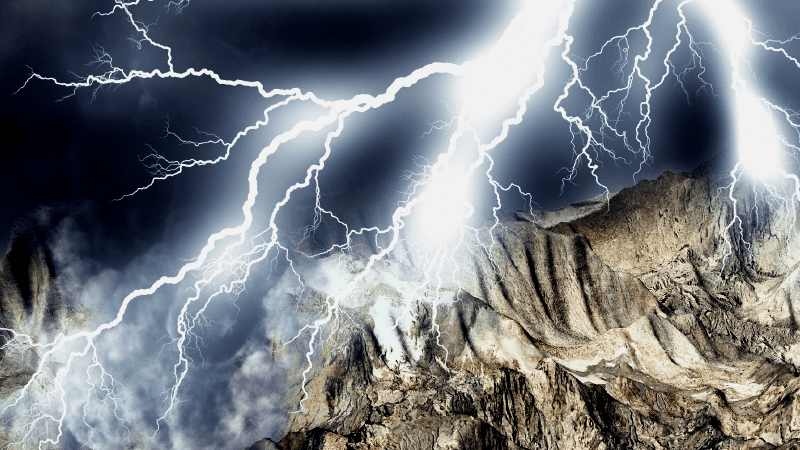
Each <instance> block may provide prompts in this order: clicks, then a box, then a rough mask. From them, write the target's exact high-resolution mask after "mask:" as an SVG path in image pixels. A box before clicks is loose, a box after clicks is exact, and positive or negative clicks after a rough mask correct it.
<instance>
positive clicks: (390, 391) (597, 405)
mask: <svg viewBox="0 0 800 450" xmlns="http://www.w3.org/2000/svg"><path fill="white" fill-rule="evenodd" d="M714 167H715V166H714V165H713V164H708V165H705V166H703V167H700V168H699V169H697V170H695V171H694V172H692V173H690V174H672V173H665V174H664V175H662V176H661V177H659V178H658V179H657V180H653V181H643V182H641V183H639V184H637V185H636V186H635V187H632V188H629V189H625V190H623V191H620V192H619V193H617V194H615V195H614V196H613V197H611V198H610V200H608V201H606V198H605V197H603V198H598V199H592V200H590V201H587V202H585V203H583V204H580V205H573V206H572V207H570V208H567V209H565V210H562V211H551V212H547V213H546V214H533V215H532V214H530V213H522V212H519V213H516V214H509V215H508V216H507V217H506V218H505V219H504V220H503V222H502V224H501V225H502V226H500V227H496V228H495V229H494V235H493V239H492V240H488V239H482V240H481V242H482V243H483V244H475V243H474V242H473V245H466V246H462V249H461V250H459V252H457V253H456V254H454V255H452V257H451V258H449V259H448V260H447V261H448V262H447V270H446V272H448V271H449V272H448V274H449V275H447V276H442V277H441V278H440V279H439V280H438V282H437V283H434V284H435V285H437V286H438V289H433V288H427V289H424V290H418V289H417V290H415V286H419V282H420V268H419V263H420V260H421V259H420V257H419V255H414V254H413V252H412V251H411V250H409V248H410V247H404V248H403V250H402V251H398V252H396V253H395V254H393V256H392V258H390V259H388V260H385V261H381V262H379V263H377V264H376V265H375V267H374V269H373V271H372V272H371V274H370V275H369V276H368V277H367V279H365V280H364V281H363V282H362V283H361V284H359V286H358V287H357V289H356V291H355V292H353V294H352V295H350V296H349V297H348V299H347V300H346V301H345V302H343V303H342V305H341V307H340V315H338V316H337V320H336V321H335V326H329V327H327V328H326V329H325V330H324V331H323V333H322V335H321V336H320V339H319V340H318V344H317V345H316V347H315V356H314V357H313V362H314V364H313V367H312V368H311V369H310V370H309V371H308V372H307V373H306V378H307V382H306V383H303V382H302V376H303V371H304V370H305V369H306V366H304V365H298V367H297V369H296V372H295V373H294V374H292V383H293V384H292V388H291V389H290V391H289V392H288V393H287V394H286V399H285V410H286V411H293V412H291V413H289V414H288V421H287V424H286V429H285V435H284V437H283V438H282V439H280V440H279V441H278V442H273V441H272V440H270V439H266V438H265V439H263V440H261V441H259V442H257V443H255V444H254V445H253V446H252V447H251V448H252V449H262V450H263V449H276V448H277V449H282V450H300V449H303V450H312V449H315V450H316V449H326V450H334V449H336V450H339V449H342V450H343V449H774V448H780V449H789V448H800V377H799V376H798V369H797V368H798V365H800V334H798V330H797V315H798V314H799V313H800V311H799V310H798V305H797V302H798V299H799V298H798V295H797V294H796V292H797V290H796V288H797V285H798V277H800V275H798V273H799V272H798V267H800V265H799V264H800V237H799V236H800V235H798V232H797V227H796V226H795V213H796V208H797V207H796V206H795V205H794V204H793V203H792V202H791V201H788V202H787V201H783V200H780V199H778V198H776V197H774V196H771V195H770V192H767V191H765V190H763V189H761V188H759V186H758V185H754V184H752V182H749V181H747V180H744V179H742V180H741V181H740V183H739V184H738V185H737V186H736V187H735V188H734V189H733V190H731V188H730V178H729V176H728V173H727V172H726V171H724V170H719V169H715V168H714ZM789 187H790V186H789ZM732 198H733V199H735V201H734V200H732ZM734 212H735V214H734ZM370 245H373V244H370ZM364 246H365V247H366V249H365V250H364V252H363V253H359V252H351V253H350V254H348V255H345V256H342V255H334V256H330V257H327V258H323V259H322V260H316V261H312V262H308V264H315V266H314V267H317V268H319V267H323V266H330V267H335V268H336V270H338V271H339V273H344V274H345V277H347V276H350V277H353V276H355V274H357V273H358V272H359V271H361V270H362V269H363V268H364V265H365V262H366V255H367V254H368V253H369V252H370V248H368V247H369V245H367V244H366V243H365V244H364ZM54 270H55V269H54V268H53V264H52V261H51V257H50V256H49V255H48V253H47V250H46V246H45V245H44V244H43V238H42V237H41V236H39V235H37V234H36V233H35V232H25V233H18V234H16V235H15V238H14V240H13V241H12V243H11V244H10V245H9V248H8V251H7V253H6V255H5V257H4V259H3V260H2V262H0V280H2V287H3V289H2V297H1V298H0V313H2V315H0V321H2V322H0V326H1V327H2V328H3V331H2V332H3V335H2V336H3V339H4V342H5V343H8V342H11V341H12V339H13V338H14V335H15V333H25V334H29V335H32V336H43V335H45V336H46V335H54V334H55V333H57V332H59V331H61V330H64V329H67V328H69V326H73V327H74V326H75V323H76V318H79V317H81V313H80V312H79V311H77V310H76V309H75V308H74V307H72V306H70V304H69V302H67V301H65V299H64V298H63V297H62V296H60V294H59V291H58V288H57V286H56V285H55V284H54V282H53V279H54V278H53V276H54V275H53V272H54ZM326 289H328V288H326V286H325V285H324V284H318V285H315V284H314V282H313V281H311V280H309V282H308V283H307V289H306V291H305V292H304V293H303V294H302V295H305V296H308V297H315V298H324V297H325V296H326V295H329V294H331V292H327V291H326ZM320 311H322V309H320ZM67 322H69V323H67ZM68 325H69V326H68ZM12 330H13V331H12ZM273 344H274V345H273V346H274V347H275V349H276V352H280V351H281V350H280V348H281V347H280V345H277V344H275V343H273ZM15 348H16V347H11V346H5V347H4V349H3V351H4V352H5V353H4V354H3V357H4V360H3V364H2V365H1V366H0V394H2V395H3V396H4V397H7V396H8V394H9V393H10V392H13V391H14V390H15V389H16V388H18V387H19V386H21V385H22V384H24V383H25V382H26V381H27V379H28V378H29V377H30V374H31V373H32V370H33V368H34V367H35V363H36V354H35V352H33V351H32V350H30V349H28V350H20V351H17V352H16V353H15V352H14V349H15ZM21 348H23V349H25V348H28V347H24V346H23V347H21ZM287 351H288V350H287ZM26 352H27V353H26ZM9 361H14V363H9Z"/></svg>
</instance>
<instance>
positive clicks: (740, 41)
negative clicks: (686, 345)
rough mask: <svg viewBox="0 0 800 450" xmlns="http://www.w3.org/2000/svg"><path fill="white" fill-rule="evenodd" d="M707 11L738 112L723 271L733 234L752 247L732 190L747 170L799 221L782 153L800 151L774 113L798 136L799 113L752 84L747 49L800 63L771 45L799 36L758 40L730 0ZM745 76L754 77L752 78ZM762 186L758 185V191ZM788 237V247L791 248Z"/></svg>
mask: <svg viewBox="0 0 800 450" xmlns="http://www.w3.org/2000/svg"><path fill="white" fill-rule="evenodd" d="M703 5H704V7H705V10H706V12H707V13H708V16H709V17H710V18H711V20H712V21H713V23H714V26H715V28H716V31H717V34H718V35H720V36H722V38H723V44H724V47H725V49H726V50H727V51H728V56H729V61H730V68H731V89H732V90H733V91H734V93H735V99H734V101H733V102H732V104H733V111H734V114H735V117H736V122H735V123H736V148H737V152H738V156H739V159H738V163H737V164H736V166H735V167H734V168H733V170H731V173H730V176H731V180H732V181H731V184H730V186H729V188H728V198H729V199H730V201H731V206H732V218H731V220H730V222H729V223H728V225H727V226H726V228H725V230H726V234H725V235H724V236H723V238H724V240H725V244H726V245H727V249H728V251H727V253H726V254H725V257H724V258H723V260H722V267H721V269H720V273H722V271H724V269H725V265H726V262H727V260H728V259H729V258H730V257H731V255H732V254H733V243H732V242H731V239H733V238H736V236H735V235H736V234H738V239H739V240H740V241H741V242H742V245H743V246H744V248H745V249H748V250H749V249H750V243H749V242H746V241H745V240H744V233H743V221H742V218H741V217H740V216H739V210H738V203H739V202H738V200H737V199H736V197H735V195H734V192H735V189H736V186H737V184H738V183H739V181H740V179H741V177H742V175H743V174H747V175H749V176H751V177H753V179H754V189H758V187H759V183H761V184H762V185H763V188H764V191H766V192H768V193H769V195H770V196H772V197H773V198H774V199H776V200H778V201H779V202H782V203H784V204H786V205H790V208H789V210H790V211H792V212H793V214H791V215H790V217H789V225H790V228H791V229H794V227H795V224H796V220H797V218H796V213H797V208H796V205H795V202H796V201H800V179H799V178H798V177H797V175H795V174H793V173H789V172H787V171H786V170H785V169H784V161H782V153H783V152H784V149H785V151H788V152H795V157H796V152H798V151H800V148H798V147H797V145H794V144H791V143H790V142H789V138H787V137H786V136H784V135H783V134H782V133H780V132H779V131H778V129H777V127H776V121H775V120H776V119H778V120H782V122H783V125H785V126H787V128H790V129H793V130H794V133H795V134H796V138H800V124H798V123H795V122H794V118H795V117H796V113H795V112H794V111H791V110H789V109H788V108H784V107H780V106H778V105H776V104H775V103H773V102H771V101H769V100H768V99H766V98H765V97H763V96H761V95H760V93H759V91H758V89H754V88H753V87H752V86H751V83H756V82H757V79H756V77H755V74H754V73H753V70H752V67H751V65H750V62H749V61H748V59H747V58H748V54H750V53H751V52H752V50H755V49H758V48H759V47H760V48H762V49H764V50H767V51H770V52H775V53H778V54H780V55H782V56H783V57H785V58H786V60H787V61H789V62H791V63H793V64H794V65H795V66H796V67H798V68H800V62H798V60H797V59H795V58H794V57H791V56H789V54H788V53H787V52H786V50H785V49H783V48H780V47H776V46H773V45H774V44H786V43H787V42H789V41H790V40H793V39H795V37H792V38H790V39H789V40H787V41H775V40H771V39H769V40H759V39H757V38H756V35H757V34H759V32H758V31H756V30H754V29H753V23H752V21H751V20H750V19H748V18H747V17H746V16H745V15H743V14H742V13H741V12H740V11H739V8H738V7H737V6H736V5H735V4H734V3H733V2H732V1H730V0H706V1H705V2H704V3H703ZM746 78H752V80H753V81H752V82H748V81H747V80H746ZM778 177H783V178H784V179H786V180H789V181H790V182H791V183H792V184H793V185H794V189H793V192H790V194H789V195H788V196H787V195H782V194H781V192H782V189H780V188H778V187H777V186H776V185H774V184H773V183H774V182H775V179H777V178H778ZM756 192H758V191H756ZM790 238H791V233H789V235H788V237H787V242H786V245H787V251H788V249H790V248H791V247H790V242H789V239H790Z"/></svg>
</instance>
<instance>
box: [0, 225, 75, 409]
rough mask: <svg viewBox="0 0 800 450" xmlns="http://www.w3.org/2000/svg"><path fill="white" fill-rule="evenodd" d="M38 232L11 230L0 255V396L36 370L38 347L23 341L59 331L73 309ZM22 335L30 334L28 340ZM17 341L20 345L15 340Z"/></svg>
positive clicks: (41, 338) (40, 339)
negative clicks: (13, 232)
mask: <svg viewBox="0 0 800 450" xmlns="http://www.w3.org/2000/svg"><path fill="white" fill-rule="evenodd" d="M43 241H44V237H43V234H42V233H40V232H38V231H37V230H28V231H25V232H22V233H19V234H17V235H15V236H14V237H13V238H12V240H11V242H10V243H9V245H8V248H7V251H6V254H5V256H4V257H3V258H2V259H0V346H2V348H0V361H2V363H1V364H0V396H2V397H3V398H6V396H7V394H8V393H9V392H11V391H12V390H14V389H16V388H18V387H20V386H23V385H24V384H25V383H27V382H28V380H29V379H30V376H31V375H32V374H33V373H34V372H35V371H36V367H37V364H38V355H37V353H36V352H35V351H34V350H33V349H31V348H30V347H28V346H27V345H26V344H29V343H32V342H33V341H35V342H41V341H42V340H44V338H45V337H46V336H49V335H51V334H55V333H57V332H59V331H63V328H64V326H63V325H64V322H65V321H67V320H70V319H74V316H75V311H72V310H71V308H70V307H69V306H68V305H67V302H65V300H64V297H63V296H62V295H61V292H60V291H59V289H58V288H57V286H56V284H55V281H54V277H55V268H54V264H53V260H52V257H51V255H50V254H49V251H48V249H47V247H46V246H45V245H44V242H43ZM22 335H27V336H30V337H31V338H32V339H33V341H29V340H28V339H27V338H25V337H24V336H22ZM15 344H20V345H15Z"/></svg>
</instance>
